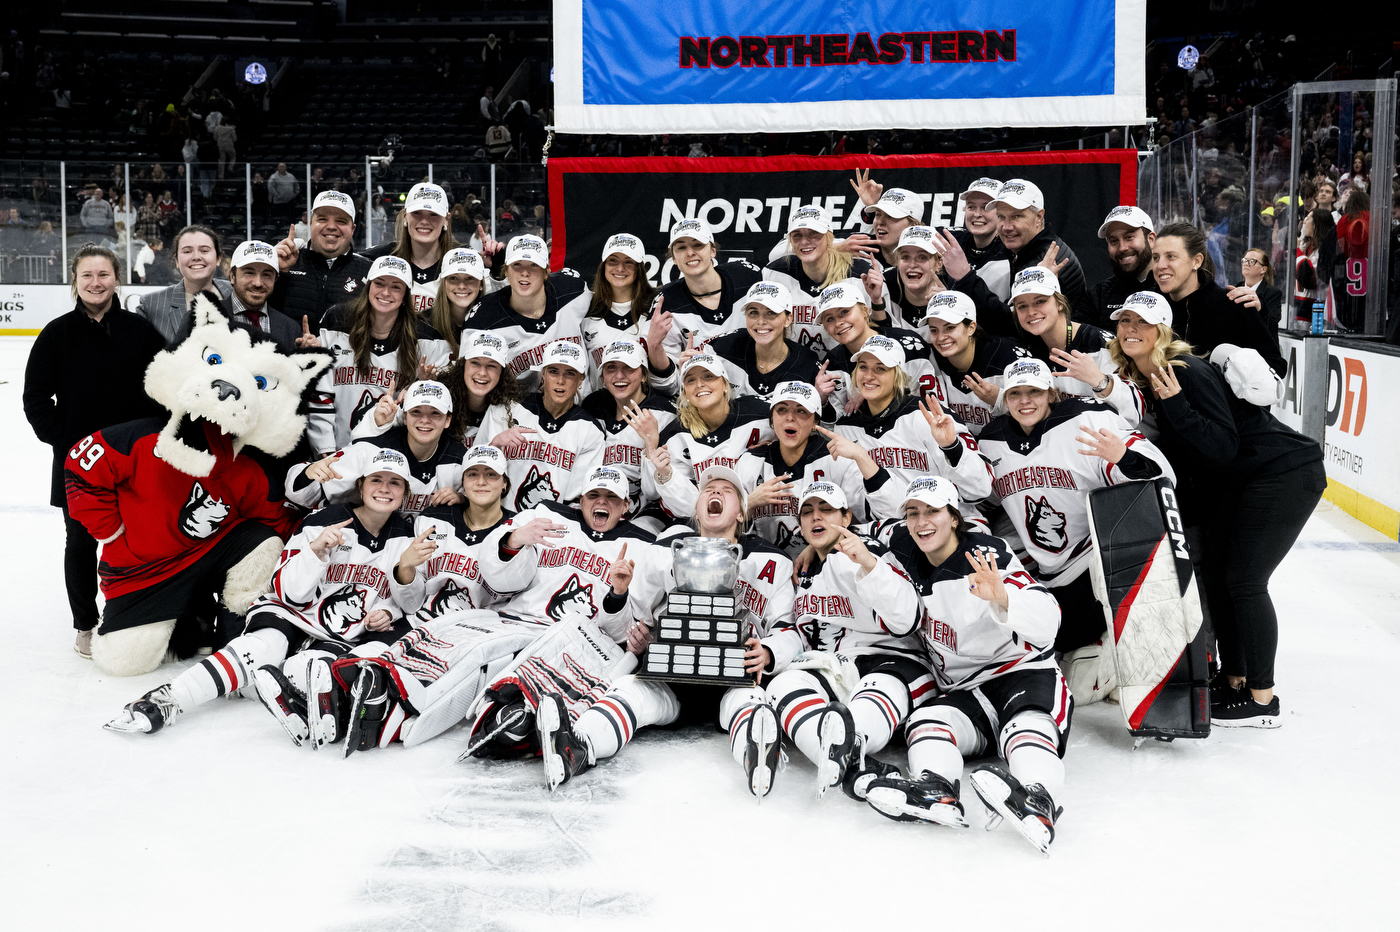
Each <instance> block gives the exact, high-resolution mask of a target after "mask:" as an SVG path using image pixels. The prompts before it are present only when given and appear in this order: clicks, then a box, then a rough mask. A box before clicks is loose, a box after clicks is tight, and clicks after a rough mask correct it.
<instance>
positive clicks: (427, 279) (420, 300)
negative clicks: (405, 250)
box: [360, 240, 442, 320]
mask: <svg viewBox="0 0 1400 932" xmlns="http://www.w3.org/2000/svg"><path fill="white" fill-rule="evenodd" d="M397 245H398V244H397V243H396V242H394V241H393V240H390V241H389V242H386V243H380V244H379V245H378V246H373V247H371V248H369V249H366V250H364V251H363V252H361V253H360V255H362V256H364V257H365V258H366V259H369V260H370V261H371V262H373V261H374V260H375V259H378V258H379V257H380V256H392V255H393V254H394V250H395V248H397ZM405 261H407V262H408V267H409V268H410V269H411V270H412V271H413V287H412V288H411V289H410V293H411V294H412V295H413V309H414V310H415V311H416V312H417V313H418V316H419V318H421V319H422V320H427V319H428V312H429V311H431V310H432V309H433V300H434V299H435V298H437V292H438V275H439V272H440V271H441V269H442V259H441V258H439V259H438V261H436V262H434V263H433V264H432V265H427V266H418V265H414V264H413V257H412V256H409V257H407V259H406V260H405Z"/></svg>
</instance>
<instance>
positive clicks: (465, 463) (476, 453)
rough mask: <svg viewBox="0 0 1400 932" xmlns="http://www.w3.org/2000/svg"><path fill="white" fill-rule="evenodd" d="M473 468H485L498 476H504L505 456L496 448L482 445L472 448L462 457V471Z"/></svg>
mask: <svg viewBox="0 0 1400 932" xmlns="http://www.w3.org/2000/svg"><path fill="white" fill-rule="evenodd" d="M473 466H485V467H486V468H487V469H489V470H491V471H492V472H494V473H495V474H496V475H498V476H504V475H505V474H506V466H507V461H506V455H505V454H504V453H502V452H501V451H500V450H498V449H497V448H496V447H492V446H487V445H485V444H482V445H480V446H475V447H472V448H471V449H470V450H468V451H467V455H466V456H464V457H462V471H463V472H466V471H467V470H468V469H471V468H472V467H473Z"/></svg>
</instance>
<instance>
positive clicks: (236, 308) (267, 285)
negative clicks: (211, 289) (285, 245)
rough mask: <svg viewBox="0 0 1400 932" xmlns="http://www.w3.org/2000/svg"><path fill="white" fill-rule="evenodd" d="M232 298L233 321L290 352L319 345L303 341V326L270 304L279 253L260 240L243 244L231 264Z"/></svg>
mask: <svg viewBox="0 0 1400 932" xmlns="http://www.w3.org/2000/svg"><path fill="white" fill-rule="evenodd" d="M230 266H231V268H232V271H233V276H232V277H233V283H232V284H233V294H231V295H230V296H229V299H228V308H229V311H230V313H231V314H232V316H233V319H234V320H236V321H238V322H240V323H244V324H247V325H248V326H250V327H252V328H253V329H255V330H261V331H262V332H263V333H266V334H269V335H271V337H272V338H273V339H274V340H276V341H277V345H278V346H280V347H282V348H283V349H284V350H286V351H287V352H291V351H293V350H295V349H296V348H297V347H298V346H300V345H303V344H305V345H310V346H314V345H316V344H315V343H314V342H312V341H313V340H314V338H312V339H303V337H302V327H301V324H300V323H294V322H293V321H292V319H291V318H290V317H288V316H287V315H286V314H283V313H282V312H281V311H279V310H277V309H276V308H275V307H273V306H271V305H270V304H268V303H267V299H268V298H269V297H271V295H272V289H273V288H274V287H275V286H276V284H277V249H276V247H274V246H271V245H269V244H267V243H264V242H262V241H260V240H248V241H247V242H244V243H240V244H239V245H238V248H237V249H235V250H234V251H233V258H232V260H230Z"/></svg>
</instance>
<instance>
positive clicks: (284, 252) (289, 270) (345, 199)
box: [270, 191, 370, 333]
mask: <svg viewBox="0 0 1400 932" xmlns="http://www.w3.org/2000/svg"><path fill="white" fill-rule="evenodd" d="M295 233H296V231H295V229H289V230H288V232H287V238H286V239H284V240H282V242H280V243H278V244H277V247H276V249H277V260H278V272H279V275H278V277H277V285H276V287H275V288H273V290H272V297H271V299H270V300H271V301H272V304H273V306H275V307H279V308H281V309H282V312H283V313H284V314H286V315H287V316H289V317H291V318H292V320H294V321H296V322H298V323H303V324H305V327H306V329H308V330H309V331H310V332H311V333H320V332H321V318H322V316H324V315H325V313H326V310H327V308H329V307H331V306H332V305H334V304H337V303H339V302H341V301H345V300H347V299H349V298H350V297H351V296H353V295H355V294H357V293H358V292H359V290H360V289H361V288H363V287H364V285H365V276H366V275H367V274H369V267H370V260H369V259H366V258H365V257H364V256H361V255H358V254H356V253H355V252H354V249H353V247H354V240H355V202H354V201H353V200H351V199H350V196H349V195H348V194H345V193H343V192H340V191H322V192H321V193H320V194H318V195H316V200H315V201H313V202H312V204H311V239H310V240H308V241H307V243H306V244H305V246H301V245H299V244H298V243H297V240H296V236H295Z"/></svg>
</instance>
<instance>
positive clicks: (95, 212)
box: [78, 188, 115, 236]
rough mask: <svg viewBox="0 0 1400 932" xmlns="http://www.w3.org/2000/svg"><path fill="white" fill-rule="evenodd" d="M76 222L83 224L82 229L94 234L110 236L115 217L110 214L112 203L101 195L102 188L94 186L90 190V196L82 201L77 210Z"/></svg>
mask: <svg viewBox="0 0 1400 932" xmlns="http://www.w3.org/2000/svg"><path fill="white" fill-rule="evenodd" d="M78 222H79V223H81V224H82V225H83V230H84V231H86V232H87V233H89V234H92V235H95V236H111V235H112V233H113V229H114V223H115V218H114V217H113V216H112V205H111V204H110V203H108V202H107V200H106V199H105V198H103V196H102V189H101V188H96V189H94V190H93V192H92V197H90V198H88V199H87V200H86V201H84V202H83V208H82V210H80V211H79V212H78Z"/></svg>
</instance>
